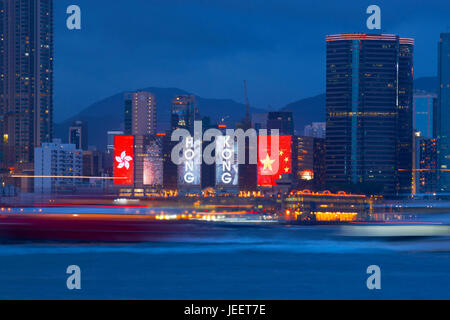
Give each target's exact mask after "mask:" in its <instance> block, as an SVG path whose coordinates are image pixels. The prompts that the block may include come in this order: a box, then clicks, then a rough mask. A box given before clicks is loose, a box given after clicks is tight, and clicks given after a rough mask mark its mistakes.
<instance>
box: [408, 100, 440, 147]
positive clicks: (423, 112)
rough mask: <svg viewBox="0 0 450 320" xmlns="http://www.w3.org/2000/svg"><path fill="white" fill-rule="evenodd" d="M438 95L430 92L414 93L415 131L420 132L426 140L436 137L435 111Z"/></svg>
mask: <svg viewBox="0 0 450 320" xmlns="http://www.w3.org/2000/svg"><path fill="white" fill-rule="evenodd" d="M436 104H437V95H436V94H435V93H429V92H415V93H414V120H413V127H414V130H416V131H419V132H420V135H421V136H422V137H424V138H427V139H431V138H433V137H434V133H435V129H434V121H435V110H436Z"/></svg>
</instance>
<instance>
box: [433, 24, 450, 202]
mask: <svg viewBox="0 0 450 320" xmlns="http://www.w3.org/2000/svg"><path fill="white" fill-rule="evenodd" d="M438 51H439V54H438V80H439V91H438V105H437V115H436V120H437V121H436V122H437V123H436V131H437V138H438V168H439V169H440V171H439V178H438V179H439V183H438V185H439V191H440V192H447V193H448V192H449V191H450V172H449V171H447V170H448V169H450V153H449V150H450V126H449V123H450V33H442V34H441V39H440V42H439V46H438Z"/></svg>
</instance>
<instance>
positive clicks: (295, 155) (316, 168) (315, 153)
mask: <svg viewBox="0 0 450 320" xmlns="http://www.w3.org/2000/svg"><path fill="white" fill-rule="evenodd" d="M292 143H293V148H292V167H293V171H294V176H295V184H296V187H297V188H299V189H310V190H311V189H314V190H317V191H319V190H323V188H324V186H325V139H321V138H313V137H304V136H295V137H294V138H293V142H292Z"/></svg>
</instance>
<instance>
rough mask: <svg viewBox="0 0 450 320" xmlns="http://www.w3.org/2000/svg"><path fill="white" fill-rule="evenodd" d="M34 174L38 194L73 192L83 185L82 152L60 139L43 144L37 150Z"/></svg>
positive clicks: (35, 189) (35, 188)
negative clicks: (81, 177)
mask: <svg viewBox="0 0 450 320" xmlns="http://www.w3.org/2000/svg"><path fill="white" fill-rule="evenodd" d="M34 174H35V178H34V191H35V192H36V193H55V192H72V191H74V190H75V189H76V188H77V186H80V185H81V184H82V180H81V179H80V178H79V177H80V176H82V175H83V154H82V150H79V149H77V148H75V145H74V144H63V143H61V140H59V139H53V142H48V143H43V144H42V146H41V147H39V148H36V149H35V155H34ZM72 177H73V178H72Z"/></svg>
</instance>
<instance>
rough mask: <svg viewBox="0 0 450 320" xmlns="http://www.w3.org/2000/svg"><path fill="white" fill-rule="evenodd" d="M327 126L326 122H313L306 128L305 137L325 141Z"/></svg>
mask: <svg viewBox="0 0 450 320" xmlns="http://www.w3.org/2000/svg"><path fill="white" fill-rule="evenodd" d="M326 128H327V124H326V123H325V122H313V123H312V124H309V125H307V126H305V129H304V135H305V137H314V138H321V139H325V136H326V131H327V130H326Z"/></svg>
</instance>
